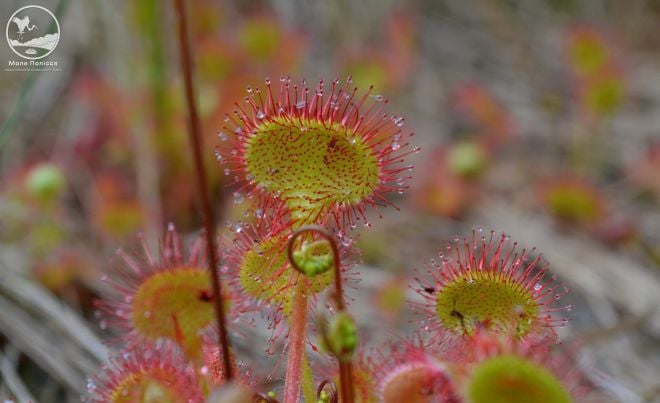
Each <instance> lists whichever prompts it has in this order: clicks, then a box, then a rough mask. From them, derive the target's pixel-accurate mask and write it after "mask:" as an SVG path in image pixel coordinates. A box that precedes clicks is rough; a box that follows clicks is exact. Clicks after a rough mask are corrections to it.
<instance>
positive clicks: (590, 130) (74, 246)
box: [0, 0, 660, 402]
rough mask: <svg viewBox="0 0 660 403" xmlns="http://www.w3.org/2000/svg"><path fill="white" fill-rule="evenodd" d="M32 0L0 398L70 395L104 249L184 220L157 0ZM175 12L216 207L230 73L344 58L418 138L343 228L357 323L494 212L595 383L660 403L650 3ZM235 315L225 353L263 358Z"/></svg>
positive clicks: (7, 141)
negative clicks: (48, 41) (562, 291)
mask: <svg viewBox="0 0 660 403" xmlns="http://www.w3.org/2000/svg"><path fill="white" fill-rule="evenodd" d="M32 3H34V4H39V5H43V6H45V7H46V8H48V9H50V10H51V11H53V12H54V13H56V14H57V15H58V17H59V21H60V26H61V40H60V43H59V45H58V47H57V49H56V50H55V52H53V53H52V54H51V55H50V56H49V57H48V60H57V61H58V64H59V68H60V69H61V71H58V72H42V73H40V72H10V71H3V72H0V85H1V88H2V89H1V90H0V91H1V92H0V117H1V119H0V120H1V121H2V128H1V131H0V190H1V193H0V369H1V374H2V381H1V382H0V398H8V397H9V396H16V397H18V400H21V398H24V399H26V398H28V397H29V396H32V397H33V398H35V399H36V400H38V401H41V402H55V401H58V402H59V401H78V400H79V396H80V394H81V393H83V392H84V389H85V382H86V377H87V376H88V375H89V374H91V373H93V372H94V371H95V370H96V368H97V367H98V365H99V363H101V362H103V361H104V360H105V359H106V354H107V349H106V347H105V346H104V345H103V344H101V342H100V340H105V339H106V338H107V337H108V336H109V335H108V334H106V331H105V330H104V329H101V328H99V326H98V320H97V319H96V318H95V312H96V311H95V307H94V304H93V300H94V299H95V298H97V297H98V296H99V295H100V293H101V292H103V287H104V286H103V285H102V283H101V282H100V280H99V279H100V277H101V275H102V273H103V272H104V271H112V267H113V264H115V263H113V258H112V256H113V253H114V251H115V250H116V249H117V248H118V247H125V248H127V249H129V250H130V249H132V248H136V244H137V242H136V238H135V234H136V232H137V231H140V230H141V231H144V233H145V235H146V238H147V240H148V241H149V242H150V243H151V244H153V245H156V244H157V239H158V238H159V234H160V233H161V231H162V229H163V228H164V226H165V225H166V223H168V222H173V223H175V224H176V225H177V227H178V228H179V230H181V231H183V232H188V233H192V232H195V231H197V230H198V229H199V227H200V219H199V214H198V212H197V210H196V207H195V197H194V192H193V190H194V189H193V188H192V184H193V181H192V179H191V176H190V175H191V174H192V173H191V161H190V158H189V152H188V150H187V148H186V147H187V143H186V140H187V139H186V133H185V129H186V120H185V119H186V110H185V105H184V102H183V99H182V93H183V92H182V88H181V81H180V74H179V71H178V55H177V48H176V46H175V44H176V38H174V19H173V12H172V9H171V4H170V3H169V2H168V1H160V0H135V1H121V0H112V1H101V0H90V1H83V0H52V1H46V0H35V1H33V2H32ZM32 3H31V4H32ZM22 5H24V4H23V2H19V1H13V0H11V1H4V2H2V4H0V15H2V16H5V17H6V18H9V16H10V15H11V14H12V13H13V12H14V11H15V10H16V9H17V8H19V7H20V6H22ZM189 16H190V25H191V29H192V38H193V40H194V43H193V47H194V52H195V58H196V66H195V68H196V79H197V87H198V95H199V104H200V108H201V115H202V120H203V128H204V135H205V142H206V150H207V152H206V155H205V156H206V159H207V164H208V168H209V172H210V176H211V178H210V179H211V181H212V186H213V189H214V190H215V203H216V207H217V208H218V209H222V212H223V213H222V216H223V222H222V223H218V224H219V225H221V226H222V227H223V228H225V223H224V221H225V220H230V221H231V222H232V223H233V224H232V225H235V223H236V222H239V221H240V220H244V219H245V218H244V217H243V215H244V211H245V206H243V205H241V204H238V205H237V204H234V203H233V202H232V200H231V190H225V191H222V188H223V184H226V183H228V182H230V181H231V179H232V178H230V177H228V176H226V175H225V174H224V173H223V172H222V169H221V168H218V165H217V164H216V162H215V158H214V153H213V144H214V142H215V141H216V133H217V132H218V130H219V129H220V128H221V126H222V123H223V122H222V119H223V116H224V114H225V113H231V110H232V109H233V104H234V102H239V103H240V102H242V99H243V97H244V96H245V90H246V87H247V86H252V87H256V86H259V85H262V83H263V80H264V78H265V77H271V78H272V79H273V81H277V79H279V77H280V76H281V75H290V76H291V77H293V78H294V79H298V78H306V79H307V80H308V82H315V81H317V80H319V79H324V80H326V81H330V80H332V79H334V78H335V77H339V78H345V77H348V76H352V77H353V82H354V83H355V84H356V85H357V86H358V87H359V88H361V89H364V90H366V89H367V88H368V87H369V86H370V85H373V86H374V94H382V95H384V96H385V97H387V98H388V99H389V100H390V105H389V112H390V113H393V114H396V115H402V116H405V127H406V128H408V129H410V130H411V131H414V132H415V133H416V135H415V137H414V138H415V142H416V143H417V144H418V145H420V146H422V147H423V150H422V152H421V153H419V154H416V155H415V156H414V161H413V162H414V163H415V166H416V169H415V171H414V173H413V176H414V181H413V184H412V186H411V188H410V189H409V191H408V192H407V193H406V194H403V195H396V197H395V200H394V202H395V203H396V204H397V205H398V206H399V207H400V208H401V211H396V210H395V209H384V210H383V211H382V213H383V215H384V217H383V219H382V220H380V219H373V220H371V222H372V224H373V226H372V227H371V228H369V229H359V230H357V231H356V233H357V234H358V237H357V238H358V245H359V246H360V248H361V249H362V252H363V261H364V265H363V267H361V268H360V270H359V271H360V272H361V277H362V283H361V285H360V287H359V290H360V291H359V292H357V291H355V290H353V291H352V295H353V296H355V297H356V298H357V302H356V303H354V304H353V306H352V308H351V309H352V310H354V311H355V312H354V313H355V315H356V317H357V318H358V321H359V322H360V325H361V327H362V330H363V331H364V335H365V336H364V338H365V340H366V341H367V342H368V343H369V342H372V341H376V340H381V339H383V338H388V337H390V336H391V335H392V334H395V333H402V332H405V330H406V329H407V328H408V327H409V326H410V323H409V317H410V312H409V311H408V309H407V308H406V306H405V304H404V302H403V301H404V300H405V297H406V294H407V293H408V294H410V290H409V289H408V288H407V287H406V286H405V283H406V281H400V279H402V278H405V279H407V277H408V276H409V275H410V274H411V269H412V268H413V267H420V266H421V265H422V264H423V263H424V259H428V258H431V257H433V256H434V254H437V253H438V252H439V251H440V250H441V249H443V248H444V244H445V242H447V241H449V240H451V239H452V238H453V236H454V235H455V234H461V235H469V234H470V231H471V230H472V228H477V227H483V228H486V229H490V228H492V229H494V230H496V231H505V232H506V233H508V234H510V235H511V236H512V238H514V239H517V240H518V241H519V243H520V244H521V245H522V246H524V247H527V248H531V247H533V246H536V247H538V249H539V250H540V251H542V252H543V253H544V255H545V256H546V258H547V260H548V261H549V262H550V265H551V270H553V271H554V272H555V273H557V274H558V275H559V276H560V278H561V279H562V281H563V282H564V283H565V284H567V286H569V287H570V288H571V289H572V291H573V292H572V293H571V294H570V295H569V296H568V297H567V298H566V299H567V304H569V303H570V304H571V305H573V307H574V309H573V312H572V313H573V319H574V320H573V321H572V322H571V323H570V325H569V326H568V327H567V329H565V332H564V337H565V340H567V341H574V340H579V341H581V343H582V344H583V345H584V346H585V352H584V353H583V355H584V357H583V361H584V362H585V365H588V366H591V367H593V368H597V369H594V370H592V371H589V372H590V376H592V377H593V379H592V380H593V381H594V382H596V383H597V384H599V385H601V386H603V387H604V388H606V389H608V390H609V391H610V392H611V393H612V395H613V396H615V398H616V399H618V400H620V401H623V402H638V401H639V402H645V401H649V402H650V401H660V381H658V376H657V375H658V373H660V345H659V343H658V340H659V339H660V311H658V307H659V306H660V278H659V275H660V270H659V269H660V209H659V208H658V206H659V203H660V52H659V50H660V24H658V21H660V2H658V1H656V0H629V1H623V0H617V1H607V0H590V1H578V0H561V1H549V0H530V1H521V0H520V1H517V0H506V1H450V0H449V1H432V0H413V1H394V0H364V1H348V0H338V1H310V0H306V1H305V0H290V1H289V0H259V1H257V0H250V1H233V2H230V1H225V2H222V1H210V0H196V1H194V2H189ZM2 54H3V55H4V58H5V59H7V60H8V59H10V58H11V56H12V55H11V52H10V50H9V47H8V46H7V45H6V44H5V42H4V41H3V45H2ZM5 63H6V62H5ZM253 332H254V334H253V335H252V336H250V337H253V338H257V337H262V339H263V349H261V348H258V349H255V348H254V345H255V344H257V343H255V342H254V341H252V342H250V343H247V342H245V340H243V339H242V338H239V339H240V340H238V343H239V345H240V344H241V342H243V347H244V348H243V351H242V354H243V357H244V358H245V359H246V360H247V361H248V362H250V360H254V361H255V362H259V360H266V361H265V364H264V365H266V367H268V366H273V365H274V361H276V360H267V357H265V356H264V354H263V350H265V348H266V344H265V338H266V337H267V334H266V330H264V329H257V330H254V331H253ZM250 346H251V348H250ZM271 361H273V362H271Z"/></svg>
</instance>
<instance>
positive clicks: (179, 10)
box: [174, 0, 233, 380]
mask: <svg viewBox="0 0 660 403" xmlns="http://www.w3.org/2000/svg"><path fill="white" fill-rule="evenodd" d="M174 8H175V9H176V16H177V22H178V24H177V26H178V33H179V35H178V36H179V48H180V50H181V71H182V73H183V82H184V90H185V96H186V103H187V104H188V129H189V130H188V134H189V137H188V138H189V140H190V149H191V151H192V156H193V162H194V165H195V173H196V175H194V176H195V181H196V188H197V197H198V199H199V204H200V206H201V210H202V218H203V220H204V230H205V231H206V236H207V242H206V252H207V254H208V259H209V273H210V276H211V284H212V285H213V302H214V304H213V305H214V307H215V313H216V319H217V322H218V330H219V333H220V351H221V352H222V369H223V374H224V375H225V378H226V379H227V380H231V379H232V376H233V374H232V367H231V361H230V357H229V337H228V335H227V325H226V319H225V311H224V309H223V307H222V300H223V298H222V287H221V284H220V275H219V273H218V270H216V268H217V267H218V263H219V262H218V255H217V251H216V248H215V238H216V231H215V224H214V223H215V218H214V216H213V209H212V208H211V197H210V194H209V189H208V185H207V178H206V170H205V168H204V161H203V159H202V138H201V137H202V136H201V125H200V122H199V115H198V114H197V104H196V102H195V87H194V83H193V73H192V62H191V52H190V46H189V39H188V24H187V20H186V8H185V5H184V4H183V0H174Z"/></svg>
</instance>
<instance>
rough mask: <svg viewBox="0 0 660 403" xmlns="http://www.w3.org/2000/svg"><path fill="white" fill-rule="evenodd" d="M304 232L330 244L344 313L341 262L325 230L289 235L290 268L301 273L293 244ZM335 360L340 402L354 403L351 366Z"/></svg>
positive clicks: (314, 228) (310, 227) (338, 301)
mask: <svg viewBox="0 0 660 403" xmlns="http://www.w3.org/2000/svg"><path fill="white" fill-rule="evenodd" d="M305 232H316V233H317V234H319V235H321V236H322V237H323V238H325V240H327V241H328V243H330V247H331V248H332V254H333V257H334V258H333V259H332V260H333V262H334V271H335V303H336V304H337V311H338V312H345V311H346V303H345V302H344V290H343V287H342V282H341V261H340V260H339V247H338V246H337V241H335V238H334V237H333V236H332V234H331V233H330V232H329V231H328V230H327V229H325V228H323V227H321V226H319V225H306V226H303V227H300V228H298V229H297V230H296V231H294V232H293V234H291V238H289V243H288V244H287V256H288V258H289V262H290V263H291V266H293V268H294V269H296V270H297V271H299V272H301V273H303V271H302V270H301V269H300V268H299V267H298V266H297V264H296V261H295V260H294V258H293V244H294V241H295V240H296V239H297V238H298V237H299V236H300V235H302V234H303V233H305ZM305 305H306V304H305ZM294 307H295V301H294ZM337 360H338V361H339V383H340V384H339V389H340V391H341V399H342V402H343V403H353V401H354V397H353V390H354V387H353V364H352V363H351V362H350V361H349V362H342V361H341V360H340V359H339V357H337ZM288 375H289V371H287V381H288V379H289V377H288ZM285 402H286V400H285Z"/></svg>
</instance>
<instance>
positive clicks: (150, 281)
mask: <svg viewBox="0 0 660 403" xmlns="http://www.w3.org/2000/svg"><path fill="white" fill-rule="evenodd" d="M210 294H211V284H210V279H209V275H208V273H207V272H206V270H204V269H202V268H196V267H181V268H175V269H171V270H167V271H162V272H158V273H156V274H154V275H152V276H151V277H149V278H147V279H146V280H145V281H144V282H143V283H142V284H141V285H140V287H139V288H138V289H137V291H136V293H135V297H134V300H133V303H132V318H131V319H132V322H133V324H134V326H135V329H136V331H137V332H138V333H139V334H141V335H142V336H143V337H145V338H147V339H154V340H155V339H159V338H166V339H170V340H174V341H176V342H177V343H179V344H180V345H181V346H182V347H183V349H184V350H185V351H186V354H187V355H188V356H189V357H199V356H200V354H201V337H200V334H199V333H200V331H201V330H202V329H204V328H205V327H207V326H208V325H209V324H211V323H212V322H213V320H214V315H213V305H212V304H211V303H210V297H209V295H210Z"/></svg>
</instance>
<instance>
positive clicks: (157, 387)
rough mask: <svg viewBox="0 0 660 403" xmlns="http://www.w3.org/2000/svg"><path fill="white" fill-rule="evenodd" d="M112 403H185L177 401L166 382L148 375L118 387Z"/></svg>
mask: <svg viewBox="0 0 660 403" xmlns="http://www.w3.org/2000/svg"><path fill="white" fill-rule="evenodd" d="M110 401H111V402H112V403H133V402H141V403H175V402H184V399H183V398H179V399H177V396H176V394H175V393H173V391H171V390H169V389H168V387H167V383H166V381H165V380H158V379H156V378H155V377H151V376H149V375H148V374H135V375H133V376H130V377H128V378H126V379H125V380H124V382H122V383H121V384H120V385H117V387H116V389H115V391H114V392H113V393H112V395H111V397H110Z"/></svg>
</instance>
